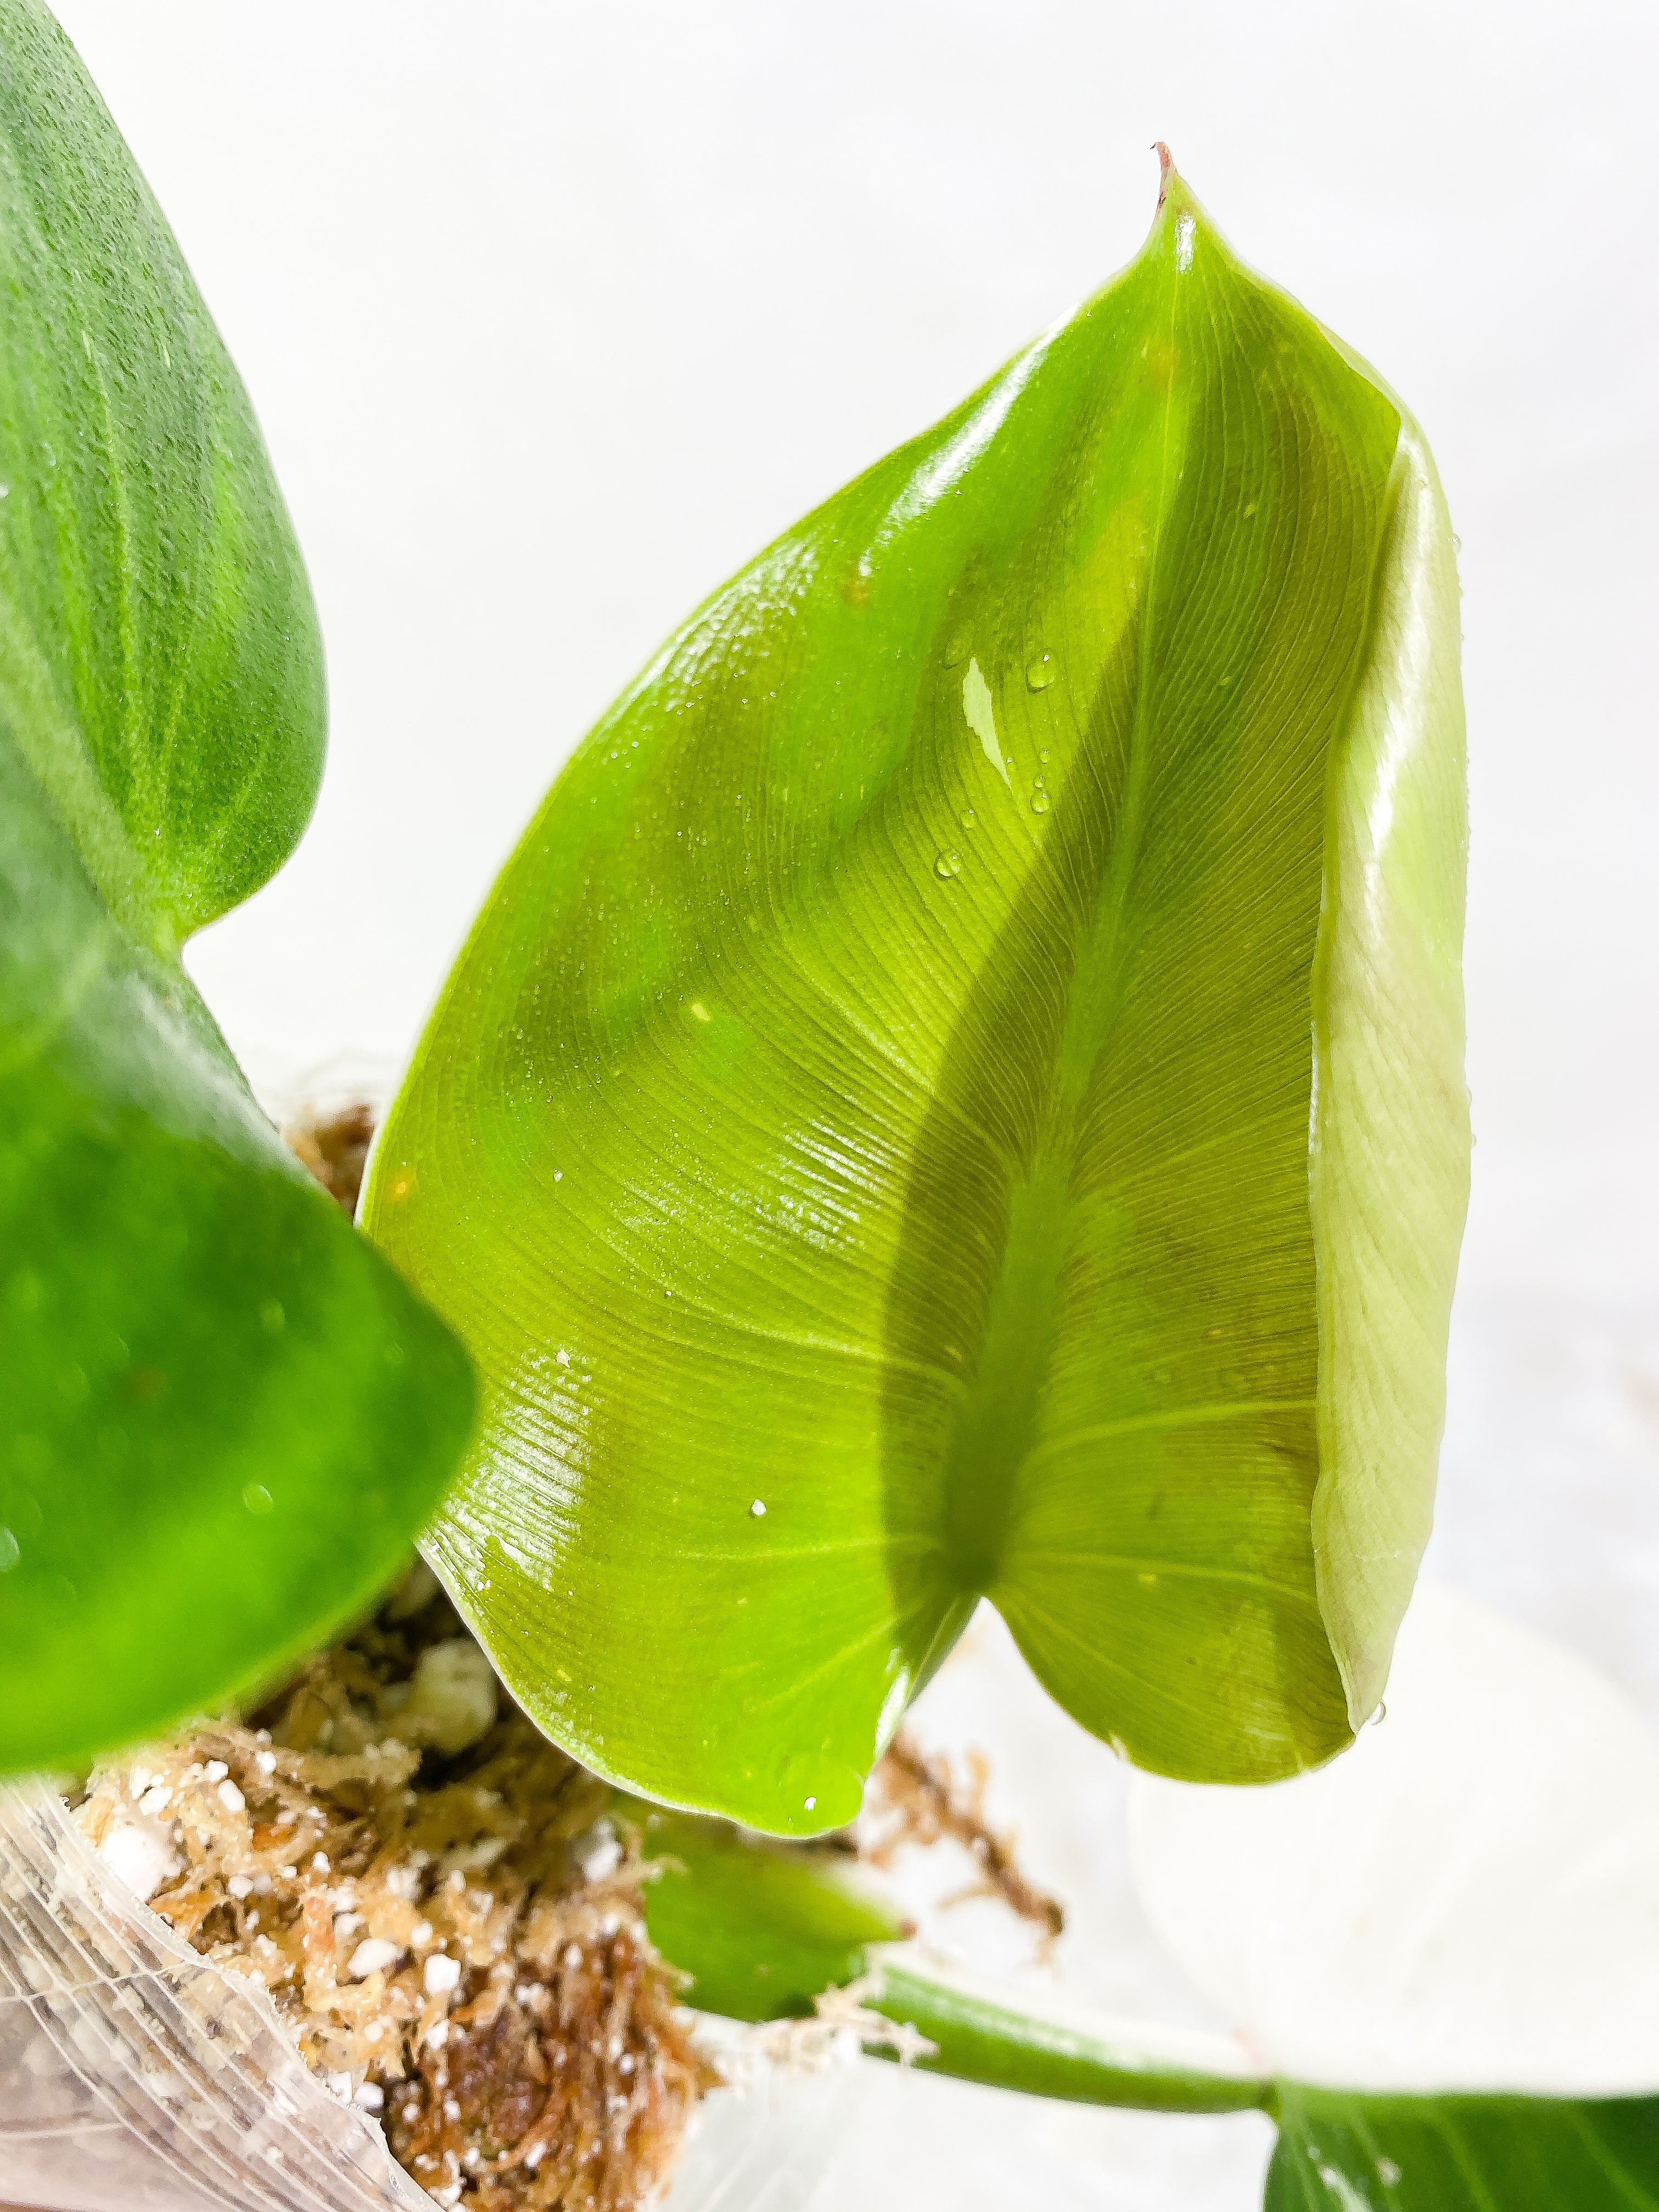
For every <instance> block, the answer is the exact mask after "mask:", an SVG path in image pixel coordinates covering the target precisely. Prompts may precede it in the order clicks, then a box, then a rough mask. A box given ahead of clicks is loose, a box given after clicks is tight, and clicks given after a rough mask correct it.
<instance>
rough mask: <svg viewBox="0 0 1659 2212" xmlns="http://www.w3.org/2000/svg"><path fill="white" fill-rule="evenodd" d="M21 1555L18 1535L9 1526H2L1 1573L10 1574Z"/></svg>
mask: <svg viewBox="0 0 1659 2212" xmlns="http://www.w3.org/2000/svg"><path fill="white" fill-rule="evenodd" d="M20 1557H21V1553H20V1550H19V1547H18V1542H17V1539H16V1537H15V1536H14V1535H13V1534H12V1533H11V1530H10V1529H9V1528H0V1575H9V1573H10V1572H11V1571H12V1569H13V1568H14V1567H15V1565H17V1562H18V1559H19V1558H20Z"/></svg>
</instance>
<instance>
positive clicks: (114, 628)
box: [0, 0, 471, 1769]
mask: <svg viewBox="0 0 1659 2212" xmlns="http://www.w3.org/2000/svg"><path fill="white" fill-rule="evenodd" d="M0 285H3V291H4V296H5V299H6V303H7V305H6V314H5V318H4V325H3V330H0V1375H3V1376H4V1378H5V1387H4V1391H3V1403H0V1769H16V1768H24V1767H32V1766H40V1765H62V1764H67V1763H68V1762H70V1761H71V1760H74V1759H81V1758H83V1757H85V1756H87V1755H88V1754H90V1753H94V1752H96V1751H98V1750H100V1749H103V1748H106V1747H108V1746H110V1745H112V1743H115V1742H117V1741H120V1740H121V1739H123V1738H125V1737H130V1736H131V1735H137V1734H139V1733H142V1732H148V1731H149V1730H152V1729H158V1728H161V1727H162V1726H164V1725H165V1724H167V1723H169V1722H172V1721H173V1720H175V1719H177V1718H179V1717H181V1716H182V1715H184V1714H185V1713H187V1712H189V1711H192V1710H195V1709H197V1708H199V1707H200V1706H201V1705H203V1704H204V1702H206V1701H208V1700H210V1699H219V1698H222V1697H223V1696H225V1695H226V1694H227V1693H228V1692H231V1691H233V1690H234V1689H236V1688H237V1687H238V1686H241V1685H243V1684H246V1683H247V1682H249V1681H251V1680H253V1679H255V1678H257V1677H258V1675H259V1674H261V1673H262V1672H263V1671H264V1670H265V1669H266V1668H270V1667H271V1666H273V1665H275V1664H276V1663H278V1662H280V1661H281V1660H283V1658H285V1657H286V1656H289V1655H290V1654H292V1653H294V1652H295V1651H296V1650H300V1649H301V1648H303V1646H304V1645H305V1644H307V1642H308V1641H310V1640H311V1639H313V1638H315V1637H316V1636H318V1635H319V1634H320V1633H321V1632H324V1631H325V1629H326V1628H328V1627H330V1626H332V1625H333V1624H334V1623H335V1622H337V1620H340V1619H341V1618H343V1616H344V1615H346V1614H347V1613H349V1612H351V1611H352V1610H353V1609H354V1608H355V1607H357V1606H358V1605H359V1604H361V1603H362V1601H364V1600H365V1599H366V1598H368V1596H369V1595H371V1594H372V1593H373V1592H374V1590H375V1589H376V1588H378V1587H379V1585H380V1583H383V1582H384V1580H385V1579H386V1577H387V1576H388V1575H389V1574H390V1573H391V1571H392V1569H393V1568H394V1566H395V1565H396V1563H397V1560H398V1558H399V1556H400V1555H401V1553H403V1551H404V1549H405V1547H407V1545H408V1543H409V1541H410V1537H411V1536H412V1534H413V1533H414V1532H415V1530H416V1528H418V1527H419V1525H420V1523H421V1522H422V1520H423V1519H424V1517H425V1516H426V1514H427V1513H428V1511H429V1510H430V1508H431V1506H432V1504H434V1503H435V1500H436V1498H437V1496H438V1494H439V1492H440V1491H441V1487H442V1485H443V1482H444V1480H445V1479H446V1476H447V1473H448V1471H449V1469H450V1468H451V1467H452V1466H453V1462H454V1459H455V1457H456V1455H457V1454H458V1452H459V1449H460V1445H461V1443H462V1441H463V1439H464V1437H465V1432H466V1428H467V1424H468V1419H469V1412H470V1405H471V1383H470V1377H469V1375H468V1372H467V1369H466V1365H465V1360H464V1358H463V1357H462V1355H461V1354H460V1352H459V1349H458V1347H457V1346H455V1345H454V1344H453V1340H451V1339H450V1338H449V1336H448V1334H447V1332H446V1331H445V1330H444V1329H443V1328H441V1325H440V1324H439V1323H438V1322H437V1321H436V1320H435V1318H434V1316H432V1315H431V1314H430V1313H428V1311H427V1310H425V1309H424V1308H423V1307H422V1306H421V1305H420V1304H419V1303H418V1301H417V1300H416V1298H415V1297H412V1296H411V1295H410V1292H409V1291H407V1290H405V1289H404V1286H403V1285H401V1284H400V1283H399V1282H398V1279H397V1278H396V1277H395V1276H394V1275H393V1274H392V1271H391V1270H390V1269H389V1268H388V1267H386V1264H385V1262H384V1261H382V1260H380V1257H379V1256H378V1255H376V1254H375V1253H374V1252H373V1251H372V1250H371V1249H369V1248H368V1246H367V1245H366V1244H365V1243H363V1242H362V1240H361V1239H359V1238H358V1237H356V1234H355V1233H354V1231H352V1230H351V1228H350V1226H349V1224H348V1223H347V1222H346V1221H345V1220H344V1219H343V1217H342V1216H341V1214H340V1213H339V1211H338V1209H337V1207H335V1206H333V1205H332V1204H331V1201H330V1200H328V1199H327V1198H325V1196H324V1194H322V1193H321V1192H320V1191H319V1190H318V1189H317V1188H315V1187H314V1186H313V1185H312V1184H311V1183H310V1182H309V1180H308V1179H307V1177H306V1176H305V1175H304V1174H303V1172H302V1170H301V1169H300V1168H299V1167H298V1166H297V1164H295V1161H294V1160H293V1159H292V1158H291V1157H290V1156H289V1153H288V1152H287V1150H286V1148H285V1147H284V1146H283V1144H282V1143H281V1142H280V1140H279V1139H278V1138H277V1136H276V1133H275V1132H274V1131H273V1130H272V1129H271V1127H270V1125H269V1123H268V1122H267V1121H265V1119H264V1116H263V1115H261V1114H260V1112H259V1111H258V1108H257V1107H256V1106H255V1104H254V1103H253V1100H252V1097H251V1096H250V1094H249V1092H248V1090H247V1087H246V1084H245V1082H244V1081H243V1079H242V1078H241V1076H240V1073H239V1072H238V1070H237V1068H236V1066H235V1065H234V1061H233V1060H231V1057H230V1055H229V1054H228V1051H227V1050H226V1048H225V1046H224V1043H223V1041H222V1038H221V1037H220V1036H219V1034H218V1031H217V1030H216V1028H215V1026H214V1024H213V1022H212V1020H211V1018H210V1016H209V1015H208V1013H207V1012H206V1010H205V1009H204V1007H203V1006H202V1004H201V1002H200V1000H199V999H198V998H197V995H196V994H195V992H194V991H193V989H192V988H191V985H190V983H189V981H187V979H186V978H185V975H184V973H183V971H182V969H180V967H179V964H178V958H177V953H178V947H179V944H180V943H181V941H182V940H183V939H185V936H186V935H187V934H188V933H190V932H191V930H192V929H194V928H196V927H198V926H199V925H200V924H201V923H203V922H204V921H209V920H210V919H212V917H213V916H214V915H218V914H221V913H222V912H223V911H224V910H225V908H227V907H228V906H229V905H231V904H233V903H234V902H235V901H236V900H237V899H239V898H241V897H244V896H246V894H247V893H248V892H249V891H251V890H253V889H255V888H256V887H257V885H258V884H260V883H262V882H263V881H264V879H265V878H266V877H267V876H269V875H270V872H272V870H273V869H274V868H276V866H278V865H279V864H280V862H281V861H282V860H283V858H284V857H285V856H286V854H288V853H289V851H290V850H291V849H292V848H293V846H294V844H295V842H296V841H297V839H298V837H299V836H300V833H301V829H303V828H304V825H305V822H306V819H307V816H308V814H309V812H310V811H311V806H312V803H313V799H314V796H315V793H316V787H317V781H318V776H319V773H320V769H321V764H322V752H323V726H324V706H323V675H322V655H321V647H320V644H319V639H318V635H317V630H316V623H315V617H314V615H313V609H312V605H311V597H310V592H309V590H308V588H307V583H306V579H305V574H304V570H303V568H302V567H301V562H300V557H299V554H298V551H297V550H296V548H295V544H294V541H293V536H292V532H291V530H290V527H289V520H288V517H287V514H286V513H285V511H284V509H283V503H282V500H281V497H280V495H279V494H278V493H277V490H276V486H275V484H274V483H273V482H272V480H271V476H270V465H269V462H268V460H267V459H266V456H265V453H264V447H263V445H262V443H261V441H260V438H259V434H258V428H257V426H256V425H255V423H254V421H253V417H252V413H251V411H250V409H249V407H248V403H247V399H246V395H245V393H244V392H243V390H242V387H241V385H240V382H239V380H238V379H237V376H236V374H235V371H234V369H233V368H232V367H231V365H230V363H229V362H228V360H227V358H226V356H225V354H224V351H223V349H222V346H221V344H220V343H219V340H218V337H217V336H216V333H215V331H214V329H213V326H212V325H211V323H210V321H209V319H208V317H207V314H206V312H205V310H204V307H203V306H202V303H201V301H200V300H199V298H198V297H197V293H196V290H195V288H194V286H193V284H192V283H191V278H190V276H189V273H188V271H187V270H185V266H184V264H183V262H182V260H181V259H180V258H179V251H178V247H177V246H176V245H175V244H174V242H173V238H172V236H171V234H170V233H169V232H168V230H167V225H166V223H165V222H164V221H163V220H162V218H161V214H160V212H159V211H158V210H157V209H156V207H155V204H154V202H153V201H152V199H151V198H150V197H149V191H147V189H146V187H145V185H144V184H143V179H142V178H141V177H140V176H139V175H138V173H137V170H136V169H135V168H134V167H133V165H132V162H131V157H130V156H129V155H128V154H127V151H126V149H125V146H124V145H123V143H122V142H121V139H120V137H119V135H118V132H117V131H116V129H115V126H114V125H113V124H112V121H111V120H110V118H109V116H108V114H107V113H106V111H105V109H104V107H103V106H102V104H101V102H100V100H99V99H98V96H97V94H96V93H95V92H94V89H93V88H92V86H91V84H90V83H89V82H88V79H87V77H86V76H85V74H84V72H83V71H82V68H81V65H80V64H79V62H78V60H77V59H76V56H75V54H74V52H73V51H72V49H71V48H70V46H69V44H68V41H67V40H65V39H64V35H63V33H61V31H60V30H59V29H58V26H57V24H56V23H55V22H54V21H53V20H52V17H51V15H49V14H48V13H47V12H46V9H45V8H44V7H41V6H40V5H38V4H35V0H0Z"/></svg>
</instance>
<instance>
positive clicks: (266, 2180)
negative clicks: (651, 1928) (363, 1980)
mask: <svg viewBox="0 0 1659 2212" xmlns="http://www.w3.org/2000/svg"><path fill="white" fill-rule="evenodd" d="M856 2081H857V2069H856V2068H842V2069H836V2070H835V2071H833V2072H831V2073H829V2074H826V2075H821V2076H817V2077H814V2078H811V2079H808V2080H795V2079H792V2078H788V2077H785V2076H783V2075H767V2074H766V2071H765V2069H760V2075H759V2078H757V2079H756V2080H754V2081H752V2083H751V2085H750V2087H749V2090H748V2092H747V2093H745V2094H742V2095H738V2094H734V2093H729V2092H717V2093H715V2094H714V2096H713V2097H712V2098H711V2099H710V2100H708V2103H707V2104H706V2105H705V2106H704V2107H703V2109H702V2112H701V2113H700V2114H699V2116H698V2119H697V2122H696V2124H695V2125H694V2130H693V2134H692V2136H691V2139H690V2142H689V2143H688V2145H687V2147H686V2148H685V2151H684V2154H683V2156H682V2159H681V2160H680V2164H679V2166H678V2168H677V2170H676V2172H675V2175H674V2177H673V2179H672V2180H671V2184H670V2185H669V2188H668V2190H667V2191H666V2192H665V2196H664V2197H662V2198H661V2199H659V2205H660V2208H661V2212H800V2208H802V2207H804V2206H805V2204H806V2203H807V2200H808V2198H809V2197H810V2196H811V2193H812V2186H813V2182H814V2179H815V2177H816V2176H817V2173H819V2172H821V2171H822V2169H823V2154H824V2152H825V2150H826V2149H827V2148H828V2144H829V2139H830V2137H831V2135H832V2134H833V2132H834V2131H835V2130H836V2128H837V2126H838V2124H839V2123H840V2119H841V2116H842V2112H844V2110H845V2107H846V2106H847V2104H848V2100H851V2099H854V2098H855V2097H856V2093H857V2091H856ZM0 2203H11V2204H16V2205H25V2206H29V2207H31V2208H39V2212H386V2207H388V2206H391V2207H396V2208H401V2212H434V2208H435V2200H434V2199H433V2198H432V2197H428V2194H427V2193H426V2191H424V2190H422V2189H421V2188H419V2187H417V2185H416V2184H415V2183H414V2182H413V2181H411V2180H410V2178H409V2176H408V2175H407V2174H406V2173H404V2171H403V2169H402V2168H401V2167H400V2166H398V2164H397V2162H396V2160H394V2159H393V2158H392V2155H391V2153H390V2152H389V2151H388V2150H387V2148H386V2142H385V2139H384V2137H383V2136H381V2133H380V2128H379V2126H378V2125H377V2124H376V2123H375V2122H374V2120H373V2119H372V2118H370V2117H369V2116H368V2114H367V2113H364V2112H358V2111H356V2110H355V2109H354V2108H352V2107H351V2106H347V2105H343V2104H342V2103H340V2102H339V2101H338V2100H337V2099H336V2098H335V2097H334V2096H333V2095H332V2094H331V2093H330V2091H329V2090H328V2089H327V2088H325V2087H324V2085H323V2084H322V2083H321V2082H320V2081H318V2080H317V2079H316V2078H315V2076H314V2075H312V2074H311V2073H310V2071H309V2070H308V2069H307V2067H306V2065H305V2064H304V2063H303V2061H302V2060H301V2057H300V2056H299V2054H298V2053H297V2051H295V2049H294V2047H293V2045H291V2044H290V2043H289V2040H288V2039H287V2037H286V2036H285V2035H284V2034H283V2030H282V2028H281V2027H280V2026H279V2024H278V2022H277V2020H276V2013H275V2011H274V2010H273V2008H272V2007H271V2004H270V2000H269V1998H268V1997H266V1996H265V1995H264V1991H263V1990H260V1989H258V1988H257V1987H255V1986H253V1985H252V1984H250V1983H248V1982H246V1981H244V1980H242V1979H240V1978H239V1977H236V1976H234V1975H230V1974H227V1973H224V1972H222V1971H221V1970H220V1969H219V1968H218V1967H216V1966H211V1965H210V1964H209V1962H208V1961H207V1960H204V1959H202V1958H199V1957H198V1956H197V1954H196V1953H195V1952H194V1951H192V1950H191V1948H190V1947H189V1945H188V1944H186V1943H185V1942H183V1941H182V1939H181V1938H180V1937H179V1936H176V1935H175V1934H174V1933H173V1930H172V1929H170V1928H168V1927H167V1924H166V1923H165V1922H163V1921H162V1920H161V1919H160V1918H158V1917H157V1916H156V1915H155V1913H153V1912H151V1911H149V1907H148V1906H147V1905H143V1904H141V1903H140V1902H139V1900H138V1899H137V1898H136V1897H134V1896H132V1895H131V1893H129V1892H128V1891H127V1890H126V1889H125V1887H123V1885H122V1884H121V1883H120V1882H119V1881H118V1880H117V1879H116V1877H115V1876H114V1875H113V1874H112V1872H111V1871H110V1869H108V1868H107V1867H106V1866H105V1865H104V1863H103V1862H102V1861H101V1860H100V1858H99V1857H97V1855H96V1853H95V1852H94V1851H93V1850H92V1849H91V1848H90V1846H89V1845H88V1843H87V1842H86V1839H85V1838H83V1837H82V1834H81V1832H80V1830H79V1829H78V1828H77V1827H76V1825H75V1822H74V1821H73V1820H71V1819H70V1815H69V1813H68V1811H67V1809H66V1808H65V1807H64V1802H63V1801H62V1799H61V1798H60V1797H58V1796H57V1795H56V1793H55V1792H52V1791H51V1790H44V1789H40V1788H0Z"/></svg>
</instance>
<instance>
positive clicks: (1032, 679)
mask: <svg viewBox="0 0 1659 2212" xmlns="http://www.w3.org/2000/svg"><path fill="white" fill-rule="evenodd" d="M1059 673H1060V663H1059V662H1058V661H1057V660H1056V659H1054V655H1053V653H1038V655H1037V657H1036V659H1035V660H1033V661H1031V662H1030V664H1029V665H1028V666H1027V668H1026V671H1025V681H1026V682H1027V683H1028V684H1030V687H1031V689H1032V690H1033V691H1046V690H1048V686H1049V685H1050V684H1052V683H1053V682H1054V678H1055V677H1056V676H1058V675H1059Z"/></svg>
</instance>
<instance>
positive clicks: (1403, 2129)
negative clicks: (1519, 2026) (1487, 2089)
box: [1265, 2083, 1659, 2212]
mask: <svg viewBox="0 0 1659 2212" xmlns="http://www.w3.org/2000/svg"><path fill="white" fill-rule="evenodd" d="M1277 2101H1278V2118H1279V2148H1278V2149H1277V2150H1276V2151H1275V2152H1274V2154H1273V2166H1272V2167H1271V2169H1270V2170H1269V2172H1268V2175H1267V2197H1266V2199H1265V2206H1266V2212H1522V2208H1523V2207H1524V2212H1615V2209H1616V2212H1644V2208H1649V2207H1654V2208H1659V2097H1607V2098H1600V2099H1595V2100H1585V2101H1582V2102H1575V2101H1571V2100H1565V2099H1552V2098H1545V2097H1400V2096H1386V2097H1385V2096H1359V2095H1353V2094H1351V2093H1348V2092H1346V2091H1344V2090H1338V2089H1304V2088H1298V2087H1294V2086H1292V2085H1290V2084H1288V2083H1287V2084H1285V2085H1282V2086H1281V2087H1280V2089H1279V2094H1278V2100H1277Z"/></svg>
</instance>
